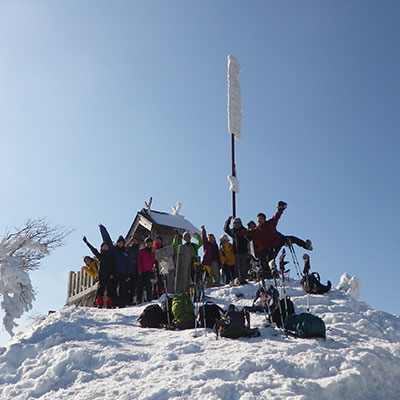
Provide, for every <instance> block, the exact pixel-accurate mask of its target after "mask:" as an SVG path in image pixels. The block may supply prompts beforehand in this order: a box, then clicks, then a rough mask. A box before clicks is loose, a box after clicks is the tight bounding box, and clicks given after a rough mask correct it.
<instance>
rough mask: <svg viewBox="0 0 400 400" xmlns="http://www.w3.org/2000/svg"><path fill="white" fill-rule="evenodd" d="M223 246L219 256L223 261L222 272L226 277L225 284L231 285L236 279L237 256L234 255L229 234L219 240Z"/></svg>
mask: <svg viewBox="0 0 400 400" xmlns="http://www.w3.org/2000/svg"><path fill="white" fill-rule="evenodd" d="M219 240H220V243H221V246H220V249H219V255H220V257H221V261H222V272H223V274H224V277H225V283H231V282H232V281H233V280H234V279H235V278H236V277H235V254H233V245H232V243H229V238H228V235H227V234H223V235H221V236H220V238H219Z"/></svg>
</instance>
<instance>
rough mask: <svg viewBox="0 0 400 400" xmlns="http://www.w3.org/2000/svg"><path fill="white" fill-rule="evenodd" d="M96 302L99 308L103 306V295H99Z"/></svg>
mask: <svg viewBox="0 0 400 400" xmlns="http://www.w3.org/2000/svg"><path fill="white" fill-rule="evenodd" d="M95 304H96V306H97V308H103V305H104V300H103V297H102V296H97V297H96V301H95Z"/></svg>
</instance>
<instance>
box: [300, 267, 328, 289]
mask: <svg viewBox="0 0 400 400" xmlns="http://www.w3.org/2000/svg"><path fill="white" fill-rule="evenodd" d="M320 279H321V278H320V276H319V273H318V272H313V273H312V274H305V275H303V277H302V278H301V280H300V284H301V287H302V288H303V289H304V290H305V291H306V293H309V294H323V293H326V292H329V290H330V289H331V286H332V283H331V281H328V282H327V284H326V285H323V284H322V283H321V282H320Z"/></svg>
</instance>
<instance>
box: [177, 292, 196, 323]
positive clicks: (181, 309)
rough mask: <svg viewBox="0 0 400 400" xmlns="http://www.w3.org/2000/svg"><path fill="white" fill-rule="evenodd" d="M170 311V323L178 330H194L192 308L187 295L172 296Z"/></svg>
mask: <svg viewBox="0 0 400 400" xmlns="http://www.w3.org/2000/svg"><path fill="white" fill-rule="evenodd" d="M171 311H172V316H173V320H172V323H173V324H174V325H175V326H176V327H177V328H178V329H192V328H194V306H193V303H192V301H191V299H190V296H189V294H188V293H182V294H174V296H173V297H172V305H171Z"/></svg>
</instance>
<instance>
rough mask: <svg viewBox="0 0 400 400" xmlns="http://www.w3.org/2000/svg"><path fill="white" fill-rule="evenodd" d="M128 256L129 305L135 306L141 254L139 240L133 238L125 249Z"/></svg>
mask: <svg viewBox="0 0 400 400" xmlns="http://www.w3.org/2000/svg"><path fill="white" fill-rule="evenodd" d="M125 250H126V254H127V256H128V277H127V279H126V282H127V304H128V305H132V304H133V305H135V304H136V300H137V284H138V276H137V259H138V253H139V240H138V239H137V238H135V237H132V238H131V239H130V241H129V242H128V246H127V247H126V248H125Z"/></svg>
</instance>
